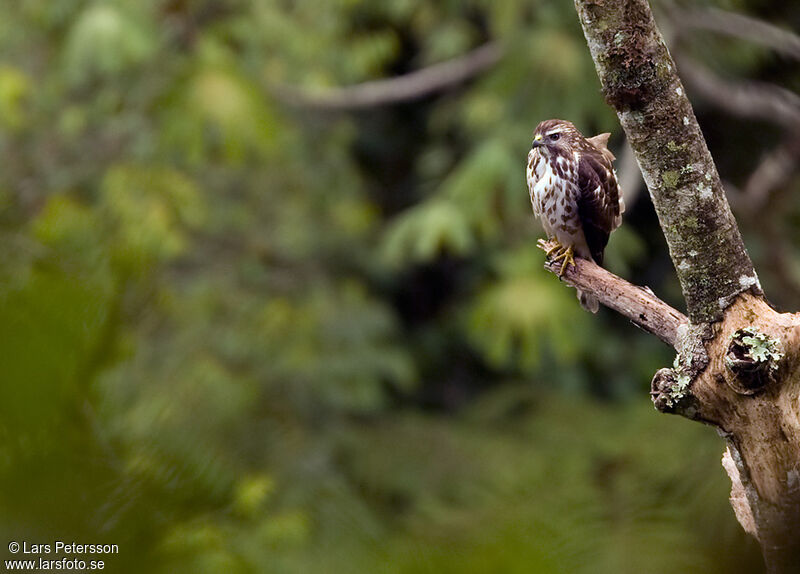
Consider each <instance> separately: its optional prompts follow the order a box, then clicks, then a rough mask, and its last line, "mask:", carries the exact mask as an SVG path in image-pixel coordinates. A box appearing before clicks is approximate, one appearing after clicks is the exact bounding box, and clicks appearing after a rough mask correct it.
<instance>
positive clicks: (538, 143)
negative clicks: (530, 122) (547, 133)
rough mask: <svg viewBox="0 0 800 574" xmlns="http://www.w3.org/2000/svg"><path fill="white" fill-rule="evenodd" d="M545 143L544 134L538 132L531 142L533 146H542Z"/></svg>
mask: <svg viewBox="0 0 800 574" xmlns="http://www.w3.org/2000/svg"><path fill="white" fill-rule="evenodd" d="M543 145H544V138H542V134H536V137H535V138H533V143H532V144H531V147H532V148H534V147H541V146H543Z"/></svg>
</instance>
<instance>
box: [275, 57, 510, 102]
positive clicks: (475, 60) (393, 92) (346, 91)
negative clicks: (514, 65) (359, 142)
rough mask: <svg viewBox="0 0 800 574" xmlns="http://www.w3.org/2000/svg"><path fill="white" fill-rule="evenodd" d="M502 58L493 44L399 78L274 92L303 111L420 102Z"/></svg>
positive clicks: (277, 88)
mask: <svg viewBox="0 0 800 574" xmlns="http://www.w3.org/2000/svg"><path fill="white" fill-rule="evenodd" d="M502 56H503V49H502V47H501V46H500V45H499V44H498V43H496V42H490V43H488V44H484V45H483V46H481V47H480V48H476V49H475V50H473V51H471V52H469V53H467V54H464V55H463V56H459V57H457V58H453V59H452V60H448V61H446V62H441V63H439V64H434V65H432V66H429V67H427V68H423V69H422V70H418V71H416V72H411V73H409V74H405V75H403V76H398V77H396V78H390V79H386V80H376V81H372V82H364V83H363V84H357V85H355V86H349V87H345V88H331V89H326V90H324V91H312V90H308V89H305V88H298V87H295V86H288V85H275V86H272V88H271V91H272V93H273V94H274V95H275V96H276V97H277V98H278V99H280V100H281V101H283V102H284V103H285V104H288V105H291V106H295V107H301V108H313V109H318V110H326V111H348V110H360V109H366V108H374V107H377V106H385V105H389V104H398V103H401V102H408V101H412V100H417V99H419V98H423V97H425V96H428V95H430V94H433V93H436V92H440V91H443V90H447V89H449V88H451V87H453V86H455V85H458V84H460V83H462V82H465V81H466V80H469V79H471V78H474V77H475V76H477V75H479V74H481V73H483V72H485V71H486V70H489V69H491V68H492V67H494V65H495V64H497V62H499V61H500V59H501V58H502Z"/></svg>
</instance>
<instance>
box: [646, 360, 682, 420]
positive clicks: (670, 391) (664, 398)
mask: <svg viewBox="0 0 800 574" xmlns="http://www.w3.org/2000/svg"><path fill="white" fill-rule="evenodd" d="M691 383H692V378H691V377H690V376H689V375H688V374H686V373H685V372H682V371H681V370H679V369H666V368H665V369H659V370H658V371H656V374H655V376H653V380H652V382H651V383H650V396H651V397H652V399H653V405H654V406H655V407H656V410H659V411H661V412H662V413H674V412H676V411H677V410H678V409H679V407H683V406H685V405H684V403H686V402H688V398H689V387H690V385H691Z"/></svg>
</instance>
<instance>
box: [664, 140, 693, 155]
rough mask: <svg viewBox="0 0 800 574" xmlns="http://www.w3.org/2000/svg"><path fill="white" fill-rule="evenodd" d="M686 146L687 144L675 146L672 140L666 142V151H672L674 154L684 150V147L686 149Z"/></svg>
mask: <svg viewBox="0 0 800 574" xmlns="http://www.w3.org/2000/svg"><path fill="white" fill-rule="evenodd" d="M688 145H689V144H686V143H682V144H677V143H675V141H674V140H670V141H668V142H667V149H668V150H669V151H672V152H675V151H683V150H685V149H686V147H687V146H688Z"/></svg>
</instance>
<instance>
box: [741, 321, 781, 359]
mask: <svg viewBox="0 0 800 574" xmlns="http://www.w3.org/2000/svg"><path fill="white" fill-rule="evenodd" d="M731 338H732V339H733V338H741V341H742V343H743V344H744V345H745V346H746V347H747V349H748V355H749V356H750V358H751V359H753V360H754V361H756V362H757V363H765V362H767V361H769V362H770V368H772V369H777V368H778V364H777V363H778V361H780V360H781V359H782V358H783V353H782V352H781V343H780V341H778V340H777V339H773V338H772V337H770V336H769V335H767V334H766V333H762V332H761V331H760V330H759V329H758V328H757V327H745V328H744V329H739V330H738V331H736V333H734V334H733V335H732V336H731Z"/></svg>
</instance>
